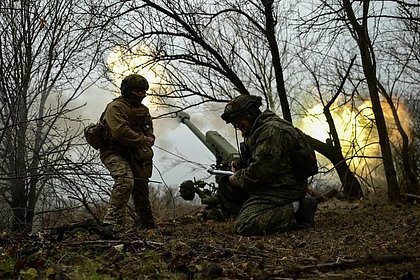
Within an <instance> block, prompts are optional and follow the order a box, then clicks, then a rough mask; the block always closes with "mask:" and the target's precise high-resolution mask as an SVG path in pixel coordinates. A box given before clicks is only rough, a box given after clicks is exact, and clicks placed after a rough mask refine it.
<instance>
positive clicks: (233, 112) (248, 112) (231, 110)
mask: <svg viewBox="0 0 420 280" xmlns="http://www.w3.org/2000/svg"><path fill="white" fill-rule="evenodd" d="M261 105H262V98H261V96H255V95H247V94H241V95H239V96H237V97H235V98H233V99H232V100H231V101H229V103H228V104H227V105H226V106H225V111H224V112H223V114H222V115H221V116H220V117H221V118H222V119H223V120H224V121H225V122H226V123H231V122H232V120H233V119H234V118H235V117H237V116H239V115H244V116H248V117H250V119H253V118H254V117H256V116H254V115H258V114H259V113H261V111H260V110H259V107H260V106H261Z"/></svg>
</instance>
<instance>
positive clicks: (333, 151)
mask: <svg viewBox="0 0 420 280" xmlns="http://www.w3.org/2000/svg"><path fill="white" fill-rule="evenodd" d="M306 137H307V139H308V141H309V144H310V145H311V146H312V147H313V148H314V149H315V150H316V151H317V152H318V153H320V154H321V155H323V156H325V157H326V158H327V159H329V160H330V161H331V163H332V164H333V165H334V168H335V170H336V171H337V175H338V177H339V178H340V182H341V185H342V186H343V192H344V195H345V196H346V197H348V198H349V199H359V198H361V197H362V196H363V191H362V187H361V186H360V183H359V181H358V180H357V178H356V176H355V175H354V173H353V172H352V171H351V170H350V168H349V166H348V165H347V163H346V160H345V158H344V157H343V154H342V152H341V149H340V148H337V147H334V146H333V145H330V144H327V143H324V142H321V141H319V140H317V139H315V138H312V137H311V136H309V135H306Z"/></svg>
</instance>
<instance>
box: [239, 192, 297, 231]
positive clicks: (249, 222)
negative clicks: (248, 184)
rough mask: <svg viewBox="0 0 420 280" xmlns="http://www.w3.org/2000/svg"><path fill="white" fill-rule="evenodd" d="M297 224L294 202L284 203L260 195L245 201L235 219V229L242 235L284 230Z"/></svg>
mask: <svg viewBox="0 0 420 280" xmlns="http://www.w3.org/2000/svg"><path fill="white" fill-rule="evenodd" d="M295 226H296V219H295V212H294V210H293V205H292V203H290V202H286V201H285V202H284V204H282V203H279V202H278V201H271V200H268V199H264V198H260V197H258V196H251V197H250V198H249V199H248V200H247V201H246V202H245V204H244V205H243V206H242V208H241V210H240V212H239V215H238V216H237V217H236V221H235V231H236V232H237V233H239V234H241V235H263V234H270V233H274V232H284V231H287V230H289V229H292V228H294V227H295Z"/></svg>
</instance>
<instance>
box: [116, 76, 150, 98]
mask: <svg viewBox="0 0 420 280" xmlns="http://www.w3.org/2000/svg"><path fill="white" fill-rule="evenodd" d="M133 89H144V90H148V89H149V82H147V80H146V78H145V77H143V76H141V75H139V74H130V75H128V76H127V77H125V78H124V79H123V80H122V82H121V94H122V95H127V94H128V93H130V91H131V90H133Z"/></svg>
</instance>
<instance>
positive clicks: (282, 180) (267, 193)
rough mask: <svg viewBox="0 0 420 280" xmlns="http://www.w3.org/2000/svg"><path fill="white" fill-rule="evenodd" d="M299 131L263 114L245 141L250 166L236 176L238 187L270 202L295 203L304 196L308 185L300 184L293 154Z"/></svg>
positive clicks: (269, 114)
mask: <svg viewBox="0 0 420 280" xmlns="http://www.w3.org/2000/svg"><path fill="white" fill-rule="evenodd" d="M298 139H299V131H298V130H297V129H296V128H294V127H293V126H292V125H291V124H290V123H289V122H287V121H285V120H283V119H281V118H280V117H278V116H277V115H276V114H274V113H273V112H272V111H270V110H266V111H264V112H263V113H262V114H261V115H260V116H259V117H258V118H257V119H256V121H255V122H254V124H253V126H252V128H251V133H250V135H249V136H248V137H245V139H244V143H245V149H246V150H247V154H248V163H247V165H246V167H245V168H242V169H240V170H239V171H238V172H237V173H236V174H235V179H236V180H237V183H238V185H239V187H241V188H243V189H244V190H246V191H248V192H249V193H250V194H251V195H258V196H262V197H266V198H267V199H270V200H273V199H274V200H276V198H278V199H281V200H284V199H286V200H289V199H290V201H294V200H297V199H299V198H302V197H304V196H305V194H306V191H307V181H306V180H304V181H302V180H298V179H297V178H296V176H295V175H294V172H293V170H292V166H291V153H292V149H294V148H295V147H296V145H297V143H296V142H297V141H298Z"/></svg>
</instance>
